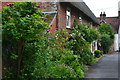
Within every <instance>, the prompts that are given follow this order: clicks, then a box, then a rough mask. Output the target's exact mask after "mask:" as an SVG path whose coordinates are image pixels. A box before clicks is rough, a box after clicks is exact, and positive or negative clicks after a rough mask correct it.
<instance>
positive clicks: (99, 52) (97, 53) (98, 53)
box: [94, 50, 101, 58]
mask: <svg viewBox="0 0 120 80" xmlns="http://www.w3.org/2000/svg"><path fill="white" fill-rule="evenodd" d="M94 55H95V57H97V58H99V57H100V56H101V51H100V50H96V51H94Z"/></svg>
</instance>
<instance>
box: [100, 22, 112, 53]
mask: <svg viewBox="0 0 120 80" xmlns="http://www.w3.org/2000/svg"><path fill="white" fill-rule="evenodd" d="M98 31H99V33H100V34H101V36H100V39H99V40H98V41H99V43H100V45H99V46H100V48H101V50H102V51H103V53H104V54H105V53H108V52H109V50H110V47H111V46H112V43H113V41H114V31H113V29H112V27H111V26H110V25H109V24H101V25H100V26H99V27H98Z"/></svg>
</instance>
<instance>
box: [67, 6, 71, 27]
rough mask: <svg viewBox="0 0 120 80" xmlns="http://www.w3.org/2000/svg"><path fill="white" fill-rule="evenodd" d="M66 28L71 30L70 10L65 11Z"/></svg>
mask: <svg viewBox="0 0 120 80" xmlns="http://www.w3.org/2000/svg"><path fill="white" fill-rule="evenodd" d="M66 28H71V10H70V8H67V9H66Z"/></svg>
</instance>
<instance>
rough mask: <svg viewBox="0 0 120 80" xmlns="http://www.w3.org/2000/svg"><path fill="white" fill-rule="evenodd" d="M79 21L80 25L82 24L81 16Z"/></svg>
mask: <svg viewBox="0 0 120 80" xmlns="http://www.w3.org/2000/svg"><path fill="white" fill-rule="evenodd" d="M79 21H80V24H82V17H81V16H79Z"/></svg>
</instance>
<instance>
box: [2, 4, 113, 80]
mask: <svg viewBox="0 0 120 80" xmlns="http://www.w3.org/2000/svg"><path fill="white" fill-rule="evenodd" d="M39 7H40V6H38V5H37V3H32V2H14V3H11V4H9V5H7V6H6V7H4V8H3V10H2V25H3V27H2V29H3V31H2V34H3V39H2V44H3V46H2V49H3V52H2V55H3V75H4V76H3V80H14V79H18V80H36V79H48V78H84V77H85V76H84V72H85V71H86V70H87V69H88V68H87V65H92V64H94V63H96V59H97V58H99V57H101V56H102V55H101V53H108V52H109V50H110V48H111V45H112V43H113V40H114V32H113V30H112V28H111V26H110V25H108V24H102V25H100V26H99V27H98V30H94V29H93V28H92V27H90V25H89V24H82V25H81V24H79V22H78V21H75V22H74V28H75V29H74V30H71V32H70V33H68V32H67V31H66V30H60V31H56V32H54V33H52V32H50V27H49V26H48V23H46V22H45V21H44V18H45V16H46V14H43V13H42V11H40V10H38V8H39ZM85 26H87V27H85ZM95 40H98V43H99V44H98V45H99V47H100V50H96V51H95V52H94V53H92V52H91V42H93V41H95Z"/></svg>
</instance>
